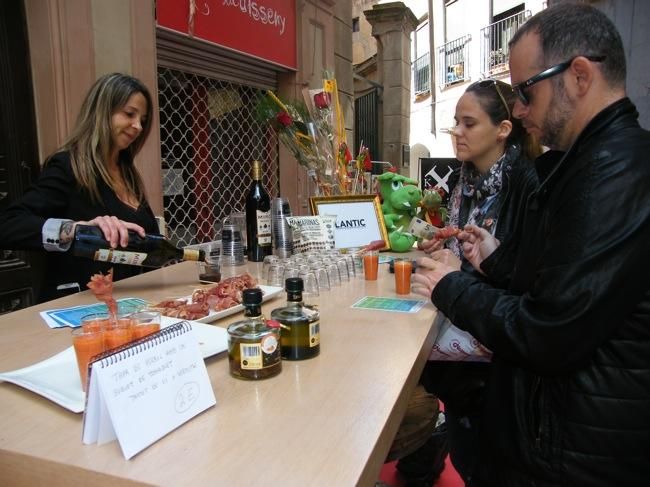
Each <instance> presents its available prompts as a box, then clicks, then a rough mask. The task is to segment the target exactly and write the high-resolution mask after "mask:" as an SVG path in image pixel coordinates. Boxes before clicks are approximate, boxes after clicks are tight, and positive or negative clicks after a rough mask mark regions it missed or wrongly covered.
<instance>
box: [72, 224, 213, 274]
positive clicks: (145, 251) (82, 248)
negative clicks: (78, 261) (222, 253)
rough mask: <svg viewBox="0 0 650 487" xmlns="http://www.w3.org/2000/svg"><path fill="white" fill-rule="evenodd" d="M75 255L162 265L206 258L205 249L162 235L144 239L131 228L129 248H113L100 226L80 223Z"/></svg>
mask: <svg viewBox="0 0 650 487" xmlns="http://www.w3.org/2000/svg"><path fill="white" fill-rule="evenodd" d="M70 251H71V252H72V254H73V255H76V256H79V257H86V258H88V259H93V260H97V261H102V262H112V263H114V264H127V265H139V266H144V267H161V266H163V265H165V264H167V263H169V262H171V261H174V260H195V261H198V260H201V261H202V260H205V252H204V251H203V250H194V249H187V248H185V249H179V248H177V247H176V246H174V245H173V244H172V243H171V242H170V241H169V240H166V239H165V238H164V237H163V236H161V235H149V234H147V235H145V236H144V238H143V237H141V236H140V235H138V234H137V233H136V232H134V231H131V230H129V244H128V245H127V246H126V247H117V248H115V249H112V248H111V245H110V243H109V242H108V241H107V240H106V239H105V238H104V234H103V233H102V231H101V229H100V228H99V227H95V226H92V225H77V226H76V227H75V234H74V241H73V242H72V246H71V247H70Z"/></svg>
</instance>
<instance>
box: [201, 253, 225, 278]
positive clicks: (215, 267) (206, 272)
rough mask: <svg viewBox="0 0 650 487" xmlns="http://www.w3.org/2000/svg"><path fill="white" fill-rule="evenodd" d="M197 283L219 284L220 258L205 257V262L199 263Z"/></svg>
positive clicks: (213, 256) (218, 256)
mask: <svg viewBox="0 0 650 487" xmlns="http://www.w3.org/2000/svg"><path fill="white" fill-rule="evenodd" d="M198 266H199V281H200V282H219V281H221V256H220V255H207V254H206V256H205V261H203V262H199V263H198Z"/></svg>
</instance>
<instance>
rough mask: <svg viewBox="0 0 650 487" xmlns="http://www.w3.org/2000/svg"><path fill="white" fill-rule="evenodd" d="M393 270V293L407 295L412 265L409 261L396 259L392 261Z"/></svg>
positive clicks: (409, 288)
mask: <svg viewBox="0 0 650 487" xmlns="http://www.w3.org/2000/svg"><path fill="white" fill-rule="evenodd" d="M393 265H394V269H395V292H396V293H397V294H409V293H410V292H411V273H412V272H413V263H412V262H411V259H404V258H398V259H395V260H394V261H393Z"/></svg>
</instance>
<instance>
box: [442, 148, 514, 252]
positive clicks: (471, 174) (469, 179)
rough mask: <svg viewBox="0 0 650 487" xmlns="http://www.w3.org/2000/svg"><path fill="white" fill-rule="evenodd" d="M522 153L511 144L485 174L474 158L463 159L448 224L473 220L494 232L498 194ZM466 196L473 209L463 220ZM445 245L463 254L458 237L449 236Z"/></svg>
mask: <svg viewBox="0 0 650 487" xmlns="http://www.w3.org/2000/svg"><path fill="white" fill-rule="evenodd" d="M520 153H521V148H520V147H519V146H518V145H511V146H509V147H508V148H507V149H506V151H505V152H504V153H503V155H502V156H501V157H500V158H499V160H497V161H496V162H495V163H494V165H493V166H492V167H491V168H490V170H489V171H488V172H487V173H485V174H480V173H479V172H478V171H477V170H476V168H475V167H474V165H473V164H472V163H471V162H464V163H463V165H462V167H461V169H460V177H459V179H458V182H457V183H456V186H454V189H453V190H452V192H451V196H450V198H449V225H453V226H456V227H463V226H465V225H467V224H472V225H476V226H479V227H482V228H485V229H486V230H487V231H489V232H490V233H491V234H492V235H494V232H495V231H496V227H497V219H498V216H499V211H500V210H501V205H502V198H498V196H499V192H500V191H501V188H502V187H503V181H504V175H508V174H510V172H511V171H512V166H513V163H514V162H515V161H516V160H517V158H518V157H519V155H520ZM464 198H466V199H468V200H469V202H470V213H469V215H468V217H467V221H464V222H463V221H460V210H461V208H462V206H463V199H464ZM445 246H446V247H447V248H448V249H449V250H451V251H452V252H453V253H454V254H456V256H457V257H459V258H460V257H461V256H462V253H463V249H462V246H461V244H460V242H459V241H458V239H456V238H450V239H448V240H447V241H446V243H445Z"/></svg>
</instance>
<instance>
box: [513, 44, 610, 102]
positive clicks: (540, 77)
mask: <svg viewBox="0 0 650 487" xmlns="http://www.w3.org/2000/svg"><path fill="white" fill-rule="evenodd" d="M577 57H581V56H574V57H572V58H571V59H569V60H568V61H566V62H563V63H560V64H556V65H555V66H551V67H550V68H548V69H545V70H544V71H542V72H541V73H538V74H536V75H535V76H533V77H532V78H529V79H527V80H526V81H522V82H521V83H519V84H517V85H515V86H513V87H512V89H513V91H514V92H515V94H516V95H517V97H518V98H519V100H520V101H521V102H522V103H523V104H524V105H528V104H529V103H530V98H529V97H528V95H526V92H525V91H524V90H526V89H527V88H530V87H531V86H532V85H534V84H535V83H539V82H540V81H544V80H545V79H548V78H551V77H553V76H555V75H556V74H560V73H562V72H563V71H566V70H567V69H569V66H571V63H572V62H573V61H574V60H575V58H577ZM582 57H584V58H587V59H589V61H592V62H594V63H599V62H601V61H604V60H605V56H582Z"/></svg>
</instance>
